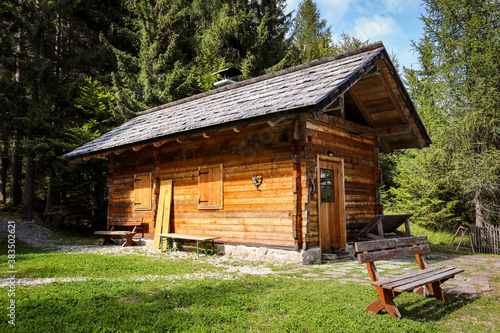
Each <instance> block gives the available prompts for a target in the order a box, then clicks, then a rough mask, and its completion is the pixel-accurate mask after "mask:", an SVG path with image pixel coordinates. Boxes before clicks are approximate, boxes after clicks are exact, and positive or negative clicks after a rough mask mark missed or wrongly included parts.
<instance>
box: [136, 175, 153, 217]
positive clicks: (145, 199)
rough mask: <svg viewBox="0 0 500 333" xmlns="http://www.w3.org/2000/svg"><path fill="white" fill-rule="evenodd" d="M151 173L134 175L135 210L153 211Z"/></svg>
mask: <svg viewBox="0 0 500 333" xmlns="http://www.w3.org/2000/svg"><path fill="white" fill-rule="evenodd" d="M151 185H152V175H151V172H146V173H138V174H135V175H134V209H135V210H151V197H152V196H151V194H152V193H151V192H152V191H151V187H152V186H151Z"/></svg>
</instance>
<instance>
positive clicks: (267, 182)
mask: <svg viewBox="0 0 500 333" xmlns="http://www.w3.org/2000/svg"><path fill="white" fill-rule="evenodd" d="M293 131H294V124H293V123H292V121H284V122H282V123H280V124H278V125H276V126H269V125H268V124H267V123H264V124H256V125H249V126H247V127H245V128H243V129H241V131H240V132H239V133H237V132H235V131H233V130H225V131H219V132H216V133H210V135H206V136H208V138H205V137H203V136H201V135H199V136H195V137H191V138H189V139H186V140H181V141H182V143H179V142H177V141H170V142H167V143H165V144H164V145H162V146H161V147H159V148H154V147H152V146H148V147H146V148H144V149H142V150H140V151H138V152H134V151H132V150H127V151H126V152H125V153H123V154H122V155H114V154H111V155H110V170H112V172H110V176H109V177H110V179H109V181H108V184H109V186H110V191H109V193H110V198H109V216H110V217H115V216H143V217H144V223H146V224H149V228H146V230H145V231H146V235H145V236H149V237H151V236H153V232H154V222H153V221H154V213H155V212H156V202H157V198H154V200H153V210H151V211H134V210H133V200H134V193H133V179H134V174H135V173H139V172H153V171H155V167H154V166H155V164H156V165H157V164H158V163H160V167H159V172H155V173H154V174H153V177H154V178H155V181H154V183H155V185H154V186H155V188H156V189H157V188H159V179H160V178H161V179H173V207H172V212H171V223H172V229H173V230H172V232H176V233H181V234H182V233H187V234H193V235H210V236H216V237H220V239H219V240H220V241H221V242H225V243H240V244H255V245H270V246H283V247H293V246H294V244H295V240H294V238H293V236H294V234H293V231H294V230H293V225H292V215H294V214H295V213H294V211H293V208H294V197H295V196H294V194H293V182H294V178H293V163H292V140H293ZM155 151H157V152H158V153H157V155H158V156H157V157H155V156H154V152H155ZM158 161H159V162H158ZM218 163H222V164H223V195H224V205H223V209H213V210H200V209H199V207H198V206H199V193H198V192H199V188H198V167H200V166H207V165H214V164H218ZM255 174H257V175H262V176H263V182H262V184H261V185H260V186H259V188H258V189H256V188H255V187H254V185H253V182H252V176H253V175H255ZM154 193H155V197H157V195H158V191H157V190H156V191H154Z"/></svg>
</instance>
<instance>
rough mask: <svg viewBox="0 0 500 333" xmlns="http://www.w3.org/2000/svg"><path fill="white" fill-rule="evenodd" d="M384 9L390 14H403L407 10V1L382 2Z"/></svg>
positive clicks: (385, 0)
mask: <svg viewBox="0 0 500 333" xmlns="http://www.w3.org/2000/svg"><path fill="white" fill-rule="evenodd" d="M384 2H385V9H386V10H387V11H389V12H391V13H403V12H404V11H405V10H407V8H408V0H384Z"/></svg>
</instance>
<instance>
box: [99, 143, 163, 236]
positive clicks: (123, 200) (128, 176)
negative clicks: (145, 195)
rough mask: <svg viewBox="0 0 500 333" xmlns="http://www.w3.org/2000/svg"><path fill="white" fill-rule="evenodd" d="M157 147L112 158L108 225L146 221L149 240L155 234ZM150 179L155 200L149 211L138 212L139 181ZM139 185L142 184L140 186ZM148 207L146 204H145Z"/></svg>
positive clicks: (146, 209)
mask: <svg viewBox="0 0 500 333" xmlns="http://www.w3.org/2000/svg"><path fill="white" fill-rule="evenodd" d="M155 154H156V155H158V153H157V152H156V150H155V149H154V147H153V146H149V147H145V148H143V149H142V150H139V151H133V150H131V149H129V150H126V151H125V152H121V153H119V154H118V155H117V154H114V153H113V154H110V155H108V157H109V176H108V221H109V219H110V218H117V217H142V222H143V228H144V234H145V236H148V235H152V233H153V232H154V218H155V212H156V205H157V200H158V196H157V195H155V194H157V193H158V183H157V182H156V178H157V176H158V175H159V171H160V169H159V165H158V163H157V162H156V160H157V158H155ZM140 175H148V176H150V182H149V184H150V186H151V191H150V193H151V194H150V195H151V198H150V199H151V200H150V205H149V207H148V208H149V209H148V208H144V209H136V208H135V203H136V200H137V199H138V198H136V193H135V192H136V191H135V187H136V181H137V180H138V179H137V176H140ZM137 183H139V181H138V182H137ZM142 204H144V203H142Z"/></svg>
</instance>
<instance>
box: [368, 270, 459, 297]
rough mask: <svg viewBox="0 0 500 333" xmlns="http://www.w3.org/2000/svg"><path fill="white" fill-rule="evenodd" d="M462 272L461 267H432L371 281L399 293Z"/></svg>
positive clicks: (374, 284)
mask: <svg viewBox="0 0 500 333" xmlns="http://www.w3.org/2000/svg"><path fill="white" fill-rule="evenodd" d="M461 272H463V269H458V268H454V267H439V266H436V267H432V268H427V269H421V270H420V271H417V272H413V273H409V274H405V275H401V276H396V277H394V278H392V279H382V280H380V281H375V282H372V286H374V287H381V288H384V289H389V290H394V291H397V292H400V293H403V292H411V291H413V290H414V289H415V288H418V287H421V286H424V285H427V284H430V283H432V282H434V281H436V280H438V281H443V280H448V279H449V278H452V277H453V276H455V275H456V274H459V273H461Z"/></svg>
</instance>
